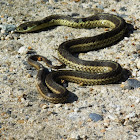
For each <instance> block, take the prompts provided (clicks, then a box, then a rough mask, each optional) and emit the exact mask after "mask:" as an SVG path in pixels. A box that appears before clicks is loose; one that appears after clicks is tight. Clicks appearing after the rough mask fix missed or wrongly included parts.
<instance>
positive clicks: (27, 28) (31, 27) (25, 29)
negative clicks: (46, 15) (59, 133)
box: [15, 22, 37, 33]
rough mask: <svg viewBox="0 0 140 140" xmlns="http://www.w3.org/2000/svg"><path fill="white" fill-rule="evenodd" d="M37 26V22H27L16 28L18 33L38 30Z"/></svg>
mask: <svg viewBox="0 0 140 140" xmlns="http://www.w3.org/2000/svg"><path fill="white" fill-rule="evenodd" d="M36 26H37V24H35V23H34V22H25V23H23V24H21V25H19V26H18V27H17V28H16V31H15V32H17V33H27V32H33V31H35V30H36Z"/></svg>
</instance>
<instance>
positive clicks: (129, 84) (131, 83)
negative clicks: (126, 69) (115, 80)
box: [121, 79, 140, 89]
mask: <svg viewBox="0 0 140 140" xmlns="http://www.w3.org/2000/svg"><path fill="white" fill-rule="evenodd" d="M121 87H122V88H123V89H134V88H139V87H140V81H138V80H137V79H128V80H127V81H125V82H123V83H122V84H121Z"/></svg>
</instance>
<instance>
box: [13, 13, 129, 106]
mask: <svg viewBox="0 0 140 140" xmlns="http://www.w3.org/2000/svg"><path fill="white" fill-rule="evenodd" d="M53 26H54V27H55V26H68V27H72V28H78V29H80V28H85V29H92V28H95V27H102V28H110V30H109V31H107V32H104V33H101V34H99V35H96V36H91V37H82V38H76V39H72V40H67V41H65V42H63V43H61V44H60V45H59V47H58V59H59V60H60V61H61V62H62V64H64V65H65V66H68V67H70V68H71V70H65V69H59V68H58V67H56V68H58V69H57V70H53V71H52V72H49V73H48V72H46V69H45V67H44V66H43V65H42V64H40V63H39V62H38V60H39V58H41V60H42V61H43V62H45V63H48V62H46V61H47V58H45V57H43V56H40V55H33V56H30V57H29V58H28V63H29V64H30V65H32V66H34V67H35V68H36V69H37V70H38V74H37V78H36V79H37V82H36V85H37V89H38V91H39V93H40V94H41V95H42V96H43V97H44V98H45V99H46V100H47V101H49V102H52V103H65V102H66V101H67V99H68V96H69V91H68V90H67V89H66V88H65V87H64V86H63V84H62V82H61V81H62V80H66V81H69V82H75V83H78V84H82V85H105V84H112V83H116V82H118V81H119V80H120V79H121V77H122V71H123V68H122V67H121V65H120V64H119V63H117V62H115V61H112V60H96V59H95V60H94V61H88V60H82V59H80V58H79V57H77V56H75V54H77V53H78V54H79V53H86V52H88V51H93V50H98V49H101V48H105V47H108V46H111V45H113V44H115V43H117V42H119V41H120V40H122V39H123V37H124V35H125V33H126V31H127V23H126V22H125V20H124V19H123V18H122V17H120V16H118V15H114V14H108V13H98V14H95V15H92V16H89V17H82V18H73V17H71V16H65V15H50V16H47V17H45V18H44V19H41V20H37V21H29V22H25V23H22V24H21V25H19V26H18V27H17V28H16V32H18V33H31V32H36V31H40V30H44V29H49V28H51V27H53ZM116 53H117V52H116ZM50 66H52V68H55V67H53V65H50Z"/></svg>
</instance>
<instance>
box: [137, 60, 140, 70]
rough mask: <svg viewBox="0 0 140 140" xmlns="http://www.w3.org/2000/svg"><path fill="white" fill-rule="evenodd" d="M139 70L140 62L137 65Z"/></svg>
mask: <svg viewBox="0 0 140 140" xmlns="http://www.w3.org/2000/svg"><path fill="white" fill-rule="evenodd" d="M137 68H138V69H140V60H139V61H138V63H137Z"/></svg>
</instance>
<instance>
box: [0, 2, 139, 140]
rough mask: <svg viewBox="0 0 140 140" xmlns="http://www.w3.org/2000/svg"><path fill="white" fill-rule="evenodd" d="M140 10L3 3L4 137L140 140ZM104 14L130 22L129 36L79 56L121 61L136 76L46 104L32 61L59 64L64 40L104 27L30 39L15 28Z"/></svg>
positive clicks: (76, 89)
mask: <svg viewBox="0 0 140 140" xmlns="http://www.w3.org/2000/svg"><path fill="white" fill-rule="evenodd" d="M27 5H28V6H27ZM139 5H140V2H139V1H138V0H110V1H108V0H104V1H100V0H87V1H86V0H65V1H62V0H36V1H34V0H26V1H19V0H14V1H11V0H1V1H0V7H1V13H0V25H1V26H0V58H1V61H0V79H1V80H0V89H1V90H0V116H1V117H0V139H8V140H34V139H35V140H39V139H40V140H64V139H65V140H93V139H95V140H99V139H100V140H103V139H107V140H112V139H114V140H117V139H122V140H138V139H140V47H139V46H140V34H139V33H140V24H139V23H140V19H139V17H140V6H139ZM101 12H104V13H111V14H115V15H119V16H121V17H123V18H124V19H125V20H126V22H127V23H129V26H128V36H127V35H126V37H125V38H124V39H123V40H121V41H120V42H118V43H117V44H115V45H113V46H111V47H109V48H104V49H102V50H99V51H91V52H88V53H87V54H83V53H81V54H80V55H79V57H80V58H81V59H85V60H94V59H105V60H114V61H117V62H118V63H120V64H121V66H122V67H123V68H124V69H126V70H124V73H126V74H125V75H127V73H131V76H130V77H129V79H128V77H127V76H126V77H127V78H125V76H124V81H122V82H120V83H118V84H110V85H96V86H80V85H77V84H75V83H68V86H67V89H68V90H69V91H70V92H71V93H70V97H69V100H70V101H71V102H70V103H67V104H52V103H49V102H47V101H46V100H44V99H43V98H42V96H40V94H38V91H37V89H36V86H35V77H36V74H37V71H36V70H35V68H33V67H31V66H29V64H28V63H27V58H28V56H29V55H30V54H32V53H37V54H40V55H43V56H46V57H47V58H48V59H50V60H51V61H53V64H55V63H56V62H55V59H54V58H53V57H52V55H53V56H56V57H57V48H58V46H59V45H60V44H61V43H62V42H64V41H66V40H69V39H74V38H78V37H85V36H94V35H97V34H100V33H102V32H104V29H101V28H97V29H90V30H88V29H74V28H69V27H63V26H61V27H60V26H58V27H56V28H54V29H52V30H47V31H42V32H39V33H31V34H16V33H14V32H13V30H14V29H15V27H16V26H18V25H19V24H21V23H23V22H26V21H31V20H39V19H42V18H44V17H46V16H48V15H52V14H63V15H70V16H72V17H87V16H90V15H93V14H95V13H101ZM125 71H126V72H125ZM127 71H128V72H127ZM128 75H129V74H128ZM95 112H98V113H97V114H96V113H95ZM89 114H90V115H89ZM99 114H100V115H99ZM98 120H99V121H98Z"/></svg>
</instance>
